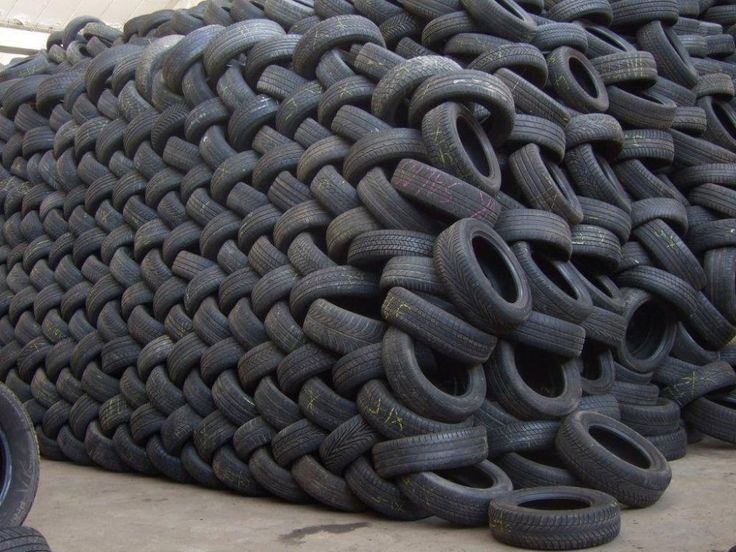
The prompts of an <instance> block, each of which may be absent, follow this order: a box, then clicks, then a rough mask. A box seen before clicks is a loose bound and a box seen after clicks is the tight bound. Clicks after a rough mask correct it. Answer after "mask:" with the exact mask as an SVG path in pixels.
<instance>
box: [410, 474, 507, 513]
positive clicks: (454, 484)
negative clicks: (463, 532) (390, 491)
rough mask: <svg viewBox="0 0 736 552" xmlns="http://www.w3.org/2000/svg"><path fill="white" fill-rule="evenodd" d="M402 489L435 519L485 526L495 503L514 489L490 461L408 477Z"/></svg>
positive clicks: (504, 475) (505, 476)
mask: <svg viewBox="0 0 736 552" xmlns="http://www.w3.org/2000/svg"><path fill="white" fill-rule="evenodd" d="M398 486H399V489H401V492H402V494H403V495H404V496H406V497H408V498H409V499H410V500H411V501H412V502H414V503H415V504H417V505H421V506H422V508H425V509H427V510H428V511H430V512H432V513H433V514H434V515H436V516H438V517H440V518H442V519H445V520H448V521H450V522H452V523H456V524H458V525H468V526H475V525H483V524H484V523H486V521H487V519H488V504H489V502H490V501H491V500H493V499H494V498H496V497H499V496H501V495H503V494H505V493H508V492H509V491H510V490H511V488H512V483H511V480H510V479H509V478H508V476H507V475H506V474H505V473H504V472H503V471H502V470H501V469H499V468H498V466H496V465H494V464H492V463H491V462H489V461H488V460H484V461H482V462H479V463H478V464H476V465H474V466H469V467H466V468H460V469H456V470H451V471H444V472H443V473H442V474H439V473H435V472H419V473H413V474H407V475H404V476H402V477H400V478H399V480H398Z"/></svg>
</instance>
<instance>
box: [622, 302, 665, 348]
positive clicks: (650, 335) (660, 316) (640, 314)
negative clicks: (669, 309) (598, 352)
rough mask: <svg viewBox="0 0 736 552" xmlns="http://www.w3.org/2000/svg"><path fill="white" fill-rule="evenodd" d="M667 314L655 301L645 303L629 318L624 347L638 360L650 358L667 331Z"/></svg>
mask: <svg viewBox="0 0 736 552" xmlns="http://www.w3.org/2000/svg"><path fill="white" fill-rule="evenodd" d="M667 320H668V314H667V313H666V312H665V311H664V309H662V308H661V306H660V305H659V304H657V303H656V302H655V301H647V302H646V303H644V304H643V305H641V306H640V307H639V308H638V309H636V311H635V312H634V314H633V315H632V316H631V320H630V322H629V326H628V327H627V328H626V346H627V348H628V349H629V352H630V353H631V354H632V355H633V356H634V357H635V358H638V359H647V358H650V357H652V356H653V355H654V354H655V353H656V352H657V350H658V349H659V346H660V344H661V343H662V339H663V338H664V335H665V332H666V331H667Z"/></svg>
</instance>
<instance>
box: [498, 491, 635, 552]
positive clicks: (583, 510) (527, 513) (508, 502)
mask: <svg viewBox="0 0 736 552" xmlns="http://www.w3.org/2000/svg"><path fill="white" fill-rule="evenodd" d="M535 504H539V508H535ZM556 504H557V505H556ZM488 517H489V522H490V527H491V534H492V535H493V537H494V538H495V539H497V540H499V541H501V542H503V543H505V544H510V545H512V546H518V547H520V548H529V549H535V550H574V549H578V548H588V547H592V546H598V545H601V544H605V543H607V542H610V541H612V540H613V539H615V538H616V536H617V535H618V533H619V531H620V529H621V510H620V507H619V505H618V504H617V503H616V499H615V498H613V497H612V496H610V495H607V494H605V493H602V492H600V491H595V490H592V489H582V488H579V487H556V486H554V487H537V488H533V489H525V490H520V491H513V492H511V493H508V494H506V495H504V496H501V497H499V498H496V499H494V500H492V501H491V503H490V506H489V509H488Z"/></svg>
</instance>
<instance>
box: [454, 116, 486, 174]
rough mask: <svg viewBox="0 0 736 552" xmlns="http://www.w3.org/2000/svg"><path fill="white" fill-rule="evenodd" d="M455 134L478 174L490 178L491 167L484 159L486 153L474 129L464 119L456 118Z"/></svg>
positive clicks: (476, 130)
mask: <svg viewBox="0 0 736 552" xmlns="http://www.w3.org/2000/svg"><path fill="white" fill-rule="evenodd" d="M455 124H456V126H457V133H458V135H459V136H460V139H461V140H462V144H463V149H464V150H465V153H466V154H467V155H468V158H469V159H470V161H471V162H472V163H473V166H475V168H476V169H478V172H479V173H480V174H482V175H483V176H491V165H490V163H489V162H488V158H487V157H486V155H487V152H486V148H485V147H484V144H483V142H482V141H481V138H480V136H479V135H478V132H479V130H478V129H477V128H475V126H474V125H472V124H471V123H470V122H469V121H468V120H467V119H465V117H458V119H457V122H456V123H455Z"/></svg>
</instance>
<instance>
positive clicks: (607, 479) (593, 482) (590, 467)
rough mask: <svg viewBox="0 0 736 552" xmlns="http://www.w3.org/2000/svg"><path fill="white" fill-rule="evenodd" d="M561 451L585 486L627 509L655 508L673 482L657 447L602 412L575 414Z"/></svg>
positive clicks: (562, 435)
mask: <svg viewBox="0 0 736 552" xmlns="http://www.w3.org/2000/svg"><path fill="white" fill-rule="evenodd" d="M593 432H595V433H593ZM555 447H556V448H557V451H558V453H559V454H560V456H561V457H562V459H563V460H564V462H565V463H566V464H567V465H568V467H569V468H570V469H571V470H572V471H573V472H574V473H575V475H577V476H578V477H579V478H580V479H581V481H583V482H585V483H587V484H588V485H590V486H591V487H593V488H595V489H598V490H601V491H604V492H609V493H611V495H612V496H613V497H615V498H616V499H617V500H618V501H619V502H621V503H622V504H625V505H627V506H632V507H637V508H641V507H646V506H650V505H652V504H654V503H655V502H657V500H659V498H660V497H661V496H662V494H663V493H664V491H665V490H666V489H667V487H668V485H669V483H670V480H671V478H672V471H671V470H670V467H669V465H668V464H667V460H665V458H664V456H662V454H661V453H660V452H659V451H658V450H657V449H656V448H655V447H654V445H652V444H651V443H650V442H649V441H647V440H646V439H645V438H644V437H642V436H641V435H639V434H638V433H636V432H635V431H634V430H632V429H629V428H628V427H626V426H625V425H624V424H622V423H621V422H617V421H616V420H613V419H612V418H609V417H608V416H604V415H602V414H598V413H596V412H575V413H573V414H571V415H570V416H568V417H567V418H565V420H564V421H563V423H562V426H561V427H560V432H559V433H558V435H557V438H556V440H555Z"/></svg>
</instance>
